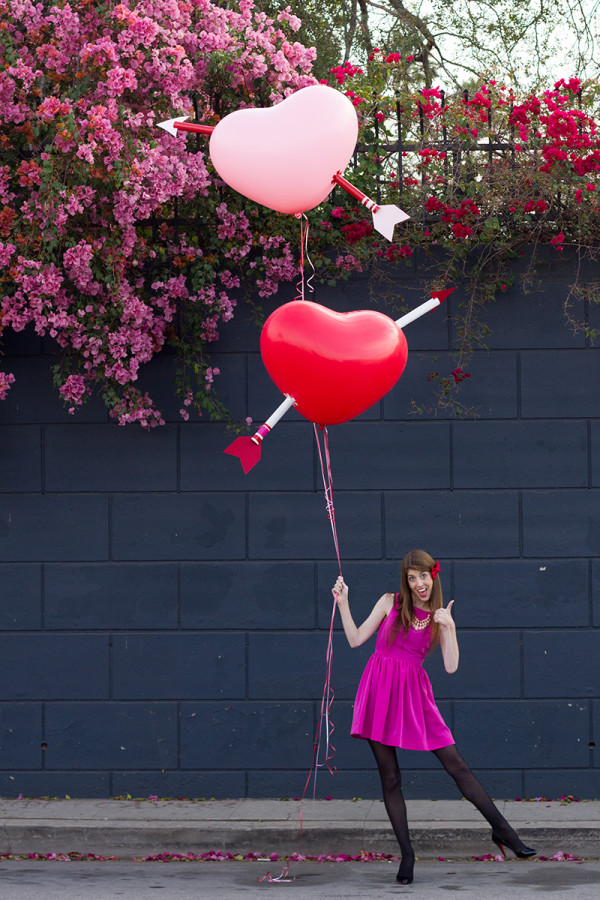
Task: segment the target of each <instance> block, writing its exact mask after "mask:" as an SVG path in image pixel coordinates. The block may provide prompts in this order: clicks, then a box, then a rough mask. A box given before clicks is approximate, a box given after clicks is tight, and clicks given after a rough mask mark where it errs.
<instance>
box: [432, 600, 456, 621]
mask: <svg viewBox="0 0 600 900" xmlns="http://www.w3.org/2000/svg"><path fill="white" fill-rule="evenodd" d="M453 605H454V600H451V601H450V603H449V604H448V606H447V607H446V608H445V609H444V607H443V606H442V608H441V609H436V611H435V612H434V614H433V621H434V622H437V623H438V625H441V626H442V628H444V627H445V628H449V627H454V619H453V618H452V612H451V609H452V607H453Z"/></svg>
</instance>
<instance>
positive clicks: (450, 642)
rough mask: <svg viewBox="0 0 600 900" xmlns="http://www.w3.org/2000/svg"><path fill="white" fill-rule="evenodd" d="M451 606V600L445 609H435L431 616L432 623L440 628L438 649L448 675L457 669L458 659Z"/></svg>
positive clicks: (452, 603)
mask: <svg viewBox="0 0 600 900" xmlns="http://www.w3.org/2000/svg"><path fill="white" fill-rule="evenodd" d="M453 605H454V600H451V601H450V603H449V604H448V606H447V607H446V608H445V609H444V608H443V607H442V609H436V611H435V613H434V614H433V621H434V622H437V623H438V625H439V626H440V647H441V648H442V656H443V657H444V668H445V669H446V672H448V673H449V674H450V675H452V673H453V672H456V670H457V669H458V657H459V654H458V641H457V640H456V625H455V624H454V619H453V618H452V613H451V609H452V606H453Z"/></svg>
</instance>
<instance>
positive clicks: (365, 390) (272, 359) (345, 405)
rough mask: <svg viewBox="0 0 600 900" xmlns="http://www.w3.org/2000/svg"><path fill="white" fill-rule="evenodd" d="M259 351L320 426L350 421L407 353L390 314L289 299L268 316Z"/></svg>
mask: <svg viewBox="0 0 600 900" xmlns="http://www.w3.org/2000/svg"><path fill="white" fill-rule="evenodd" d="M260 351H261V354H262V358H263V362H264V364H265V366H266V369H267V371H268V373H269V375H270V376H271V378H272V379H273V381H274V382H275V384H276V385H277V387H278V388H279V390H280V391H281V392H282V393H284V394H288V395H289V396H291V397H293V398H294V399H295V401H296V409H297V410H298V412H299V413H300V414H301V415H303V416H304V418H305V419H308V420H309V421H310V422H316V423H317V424H318V425H336V424H338V423H339V422H347V421H348V419H353V418H354V417H355V416H358V415H359V414H360V413H361V412H364V410H365V409H368V408H369V407H370V406H372V405H373V404H374V403H376V402H377V401H378V400H380V399H381V397H383V396H384V394H386V393H387V392H388V391H389V390H390V388H392V387H393V386H394V385H395V384H396V382H397V381H398V379H399V378H400V376H401V375H402V372H403V371H404V367H405V365H406V359H407V356H408V347H407V345H406V338H405V337H404V334H403V332H402V331H401V329H400V328H398V326H397V325H396V323H395V322H394V321H393V319H390V318H389V316H385V315H383V313H379V312H376V311H375V310H366V309H362V310H357V311H355V312H347V313H339V312H334V311H333V310H331V309H327V307H325V306H320V305H319V304H318V303H311V302H310V301H308V300H295V301H292V302H291V303H285V304H284V305H283V306H279V307H278V308H277V309H276V310H275V311H274V312H273V313H272V314H271V315H270V316H269V318H268V319H267V321H266V322H265V324H264V326H263V330H262V333H261V338H260Z"/></svg>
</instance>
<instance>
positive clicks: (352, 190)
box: [332, 172, 379, 213]
mask: <svg viewBox="0 0 600 900" xmlns="http://www.w3.org/2000/svg"><path fill="white" fill-rule="evenodd" d="M332 181H333V182H334V183H335V184H339V186H340V187H342V188H344V190H345V191H347V192H348V193H349V194H350V195H351V196H352V197H354V199H355V200H360V202H361V203H362V205H363V206H366V207H367V209H370V210H371V212H373V213H376V212H377V210H378V209H379V207H378V206H377V204H376V203H375V201H374V200H371V198H370V197H367V195H366V194H363V192H362V191H360V190H359V189H358V188H357V187H354V185H353V184H350V182H349V181H348V180H347V179H346V178H344V176H343V175H342V173H341V172H336V174H335V175H334V176H333V179H332Z"/></svg>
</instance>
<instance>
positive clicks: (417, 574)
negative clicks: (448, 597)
mask: <svg viewBox="0 0 600 900" xmlns="http://www.w3.org/2000/svg"><path fill="white" fill-rule="evenodd" d="M406 580H407V582H408V587H409V589H410V592H411V595H412V599H413V603H416V604H417V606H425V605H426V604H427V603H429V598H430V597H431V591H432V589H433V578H432V577H431V572H430V571H429V570H428V569H425V570H423V571H421V570H419V569H409V570H408V572H407V573H406Z"/></svg>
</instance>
